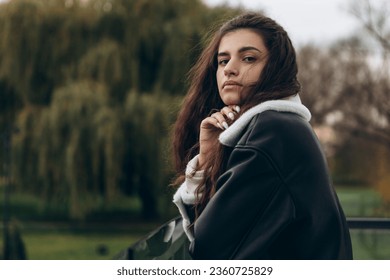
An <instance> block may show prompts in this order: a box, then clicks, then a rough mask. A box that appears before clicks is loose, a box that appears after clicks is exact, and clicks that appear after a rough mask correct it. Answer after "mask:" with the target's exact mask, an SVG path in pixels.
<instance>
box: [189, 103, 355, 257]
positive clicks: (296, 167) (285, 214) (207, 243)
mask: <svg viewBox="0 0 390 280" xmlns="http://www.w3.org/2000/svg"><path fill="white" fill-rule="evenodd" d="M239 137H240V138H239V140H238V142H237V144H236V145H235V146H234V147H233V150H232V152H231V154H230V158H229V160H228V163H227V168H226V171H225V172H224V174H223V175H222V176H221V177H220V178H219V180H218V183H217V189H218V190H217V193H216V194H215V195H214V196H213V198H212V199H211V200H210V202H209V203H208V205H207V206H206V208H205V210H204V211H203V212H202V214H201V215H200V217H199V218H198V219H197V220H196V222H195V224H194V231H193V235H194V240H193V241H192V242H191V244H190V254H191V256H192V257H193V258H194V259H352V246H351V240H350V235H349V231H348V227H347V223H346V219H345V216H344V213H343V211H342V209H341V207H340V203H339V200H338V198H337V195H336V193H335V191H334V189H333V187H332V184H331V181H330V178H329V174H328V169H327V164H326V161H325V158H324V155H323V153H322V151H321V148H320V144H319V142H318V140H317V138H316V136H315V134H314V133H313V130H312V128H311V126H310V125H309V123H308V122H307V121H306V120H304V119H303V118H302V117H301V116H299V115H298V114H294V113H286V112H276V111H265V112H262V113H261V114H258V115H256V116H254V117H253V118H252V120H251V121H250V122H249V124H248V126H247V127H246V128H245V129H244V130H243V132H242V134H241V135H240V136H239Z"/></svg>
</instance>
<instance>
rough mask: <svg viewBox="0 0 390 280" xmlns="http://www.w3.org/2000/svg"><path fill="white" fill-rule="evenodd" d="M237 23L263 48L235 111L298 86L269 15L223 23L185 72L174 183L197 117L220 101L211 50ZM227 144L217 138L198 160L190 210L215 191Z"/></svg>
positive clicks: (195, 134)
mask: <svg viewBox="0 0 390 280" xmlns="http://www.w3.org/2000/svg"><path fill="white" fill-rule="evenodd" d="M237 29H251V30H252V31H255V32H257V33H258V34H259V35H260V36H261V37H262V38H263V40H264V43H265V46H266V48H267V50H268V52H269V56H268V61H267V64H266V65H265V67H264V69H263V71H262V73H261V74H260V77H259V79H258V82H257V84H256V85H255V86H254V87H253V88H251V92H250V93H249V94H248V95H247V98H246V99H245V100H244V101H243V104H241V114H242V113H243V112H245V111H246V110H248V109H249V108H251V107H253V106H255V105H257V104H260V103H262V102H264V101H267V100H275V99H281V98H285V97H288V96H291V95H294V94H296V93H298V92H299V90H300V84H299V82H298V80H297V74H298V67H297V62H296V54H295V49H294V47H293V45H292V43H291V40H290V38H289V36H288V34H287V32H286V31H285V30H284V29H283V28H282V27H281V26H280V25H279V24H278V23H276V22H275V21H274V20H272V19H270V18H268V17H266V16H264V15H263V14H260V13H253V12H249V13H244V14H242V15H240V16H237V17H235V18H233V19H231V20H229V21H227V22H226V23H224V24H223V25H222V26H221V27H220V28H219V30H217V31H216V32H215V33H214V34H213V35H212V37H211V39H209V43H208V45H207V46H206V47H205V48H204V50H203V51H202V53H201V55H200V57H199V59H198V60H197V62H196V64H195V65H194V66H193V68H192V69H191V71H190V73H189V81H190V84H189V89H188V92H187V95H186V97H185V99H184V102H183V104H182V107H181V111H180V112H179V114H178V117H177V121H176V123H175V126H174V130H173V142H172V144H173V147H172V148H173V157H174V166H175V170H176V173H177V177H176V179H175V181H174V185H176V186H178V185H180V184H181V183H182V182H184V180H185V169H186V165H187V163H188V161H189V160H190V159H191V158H193V157H194V156H196V155H197V154H198V153H199V132H200V123H201V122H202V120H203V119H204V118H206V117H207V116H208V115H209V114H210V112H211V111H212V110H213V109H214V110H215V109H218V110H219V109H221V108H222V107H223V106H224V103H223V102H222V100H221V98H220V96H219V94H218V87H217V81H216V71H217V66H218V65H217V52H218V48H219V44H220V41H221V39H222V37H223V36H225V34H227V33H229V32H232V31H234V30H237ZM230 152H231V149H230V148H228V147H225V146H223V145H221V144H218V147H215V153H214V155H213V156H212V157H210V158H208V161H207V162H206V163H205V166H204V172H205V173H204V180H203V182H202V183H201V184H200V185H199V187H198V188H197V194H201V195H199V196H198V197H199V199H198V200H197V201H196V204H195V210H196V215H197V216H198V215H199V214H200V213H201V211H202V210H203V209H204V208H205V206H206V205H207V203H208V201H209V200H210V199H211V197H212V196H213V195H214V194H215V192H216V184H217V180H218V178H219V176H220V175H221V174H222V173H223V171H224V169H225V164H226V161H227V158H228V156H229V154H230Z"/></svg>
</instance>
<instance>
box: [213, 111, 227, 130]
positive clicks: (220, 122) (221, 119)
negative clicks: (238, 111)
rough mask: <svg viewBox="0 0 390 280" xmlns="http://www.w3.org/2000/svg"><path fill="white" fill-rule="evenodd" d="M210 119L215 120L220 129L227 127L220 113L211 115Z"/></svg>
mask: <svg viewBox="0 0 390 280" xmlns="http://www.w3.org/2000/svg"><path fill="white" fill-rule="evenodd" d="M211 117H212V118H214V119H216V120H217V121H218V123H219V124H220V125H222V127H224V129H227V128H228V127H229V125H228V123H227V121H226V118H225V116H224V115H223V114H222V113H221V112H216V113H214V114H212V115H211Z"/></svg>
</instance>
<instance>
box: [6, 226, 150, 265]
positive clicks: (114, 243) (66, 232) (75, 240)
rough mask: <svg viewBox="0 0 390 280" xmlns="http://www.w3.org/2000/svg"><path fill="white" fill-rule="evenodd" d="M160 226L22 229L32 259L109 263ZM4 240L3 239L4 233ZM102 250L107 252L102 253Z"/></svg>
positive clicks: (28, 253)
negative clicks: (100, 261) (103, 261)
mask: <svg viewBox="0 0 390 280" xmlns="http://www.w3.org/2000/svg"><path fill="white" fill-rule="evenodd" d="M156 226H157V225H156V224H146V223H145V224H138V225H134V226H133V227H132V226H126V227H125V228H121V229H115V228H110V225H107V227H106V228H103V227H102V226H99V227H95V228H89V229H86V228H85V229H71V228H66V227H65V228H64V226H55V225H45V227H47V228H46V229H44V228H43V227H42V226H40V228H39V229H31V228H29V229H28V228H27V229H23V228H22V229H21V230H20V234H21V236H22V239H23V243H24V246H25V250H26V254H27V258H28V259H31V260H106V259H112V258H114V257H115V256H116V255H117V254H118V253H119V252H121V251H122V250H124V249H126V248H128V247H129V246H131V245H132V244H134V243H135V242H136V241H138V240H139V239H141V238H142V237H143V236H144V235H145V234H147V233H149V232H150V231H151V230H152V229H154V228H155V227H156ZM0 238H1V240H3V236H2V233H1V234H0ZM2 243H3V242H0V244H2ZM1 247H2V246H0V248H1ZM102 247H103V248H104V250H105V251H104V252H103V253H102V252H99V248H102Z"/></svg>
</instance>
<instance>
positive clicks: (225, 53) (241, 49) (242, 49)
mask: <svg viewBox="0 0 390 280" xmlns="http://www.w3.org/2000/svg"><path fill="white" fill-rule="evenodd" d="M246 51H257V52H259V53H263V52H262V51H260V50H259V49H258V48H255V47H251V46H248V47H242V48H240V49H239V50H238V52H239V53H243V52H246ZM229 55H230V53H229V52H219V53H218V57H220V56H229Z"/></svg>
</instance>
